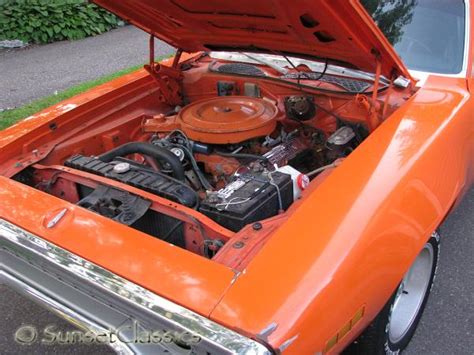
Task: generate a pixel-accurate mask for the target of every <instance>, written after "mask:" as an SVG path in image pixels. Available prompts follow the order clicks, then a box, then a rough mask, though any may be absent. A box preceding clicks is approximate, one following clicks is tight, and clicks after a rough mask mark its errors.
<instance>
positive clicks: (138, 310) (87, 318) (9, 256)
mask: <svg viewBox="0 0 474 355" xmlns="http://www.w3.org/2000/svg"><path fill="white" fill-rule="evenodd" d="M0 282H2V283H5V284H7V285H9V286H10V287H12V288H14V289H15V290H17V291H19V292H20V293H22V294H24V295H26V296H28V297H30V298H32V299H33V300H34V301H36V302H38V303H40V304H41V305H43V306H45V307H46V308H48V309H50V310H52V311H54V312H55V313H57V314H59V315H60V316H62V317H63V318H65V319H66V320H68V321H70V322H72V323H74V324H75V325H76V326H78V327H80V328H82V329H85V330H87V331H90V332H93V333H98V332H104V331H105V332H107V331H110V330H113V329H119V328H121V327H122V328H123V326H124V325H125V324H131V322H134V323H137V322H138V323H139V325H140V327H141V328H146V329H149V330H160V331H163V332H169V333H174V334H189V335H192V336H193V337H194V338H193V339H194V340H195V343H193V344H192V346H189V344H186V346H183V343H182V342H181V343H180V342H175V341H171V342H169V341H167V342H159V343H153V344H140V343H137V342H135V341H134V340H135V339H133V336H132V335H131V334H125V333H124V334H120V337H119V338H120V339H116V341H115V342H114V343H113V344H110V345H111V346H112V347H113V348H114V350H116V351H117V352H118V353H138V354H143V353H153V354H157V353H158V354H161V353H167V354H169V353H170V352H171V353H172V354H201V353H203V354H207V353H210V354H271V352H270V351H269V350H268V349H267V348H266V347H265V346H264V345H263V344H261V343H259V342H257V341H254V340H252V339H249V338H247V337H244V336H242V335H240V334H238V333H236V332H234V331H232V330H230V329H227V328H225V327H223V326H221V325H219V324H217V323H215V322H212V321H211V320H209V319H207V318H205V317H202V316H200V315H198V314H196V313H194V312H192V311H190V310H188V309H186V308H184V307H181V306H179V305H177V304H175V303H173V302H170V301H169V300H166V299H164V298H162V297H160V296H158V295H156V294H154V293H152V292H150V291H148V290H146V289H144V288H143V287H141V286H138V285H136V284H134V283H132V282H130V281H127V280H125V279H124V278H122V277H120V276H118V275H115V274H113V273H111V272H109V271H107V270H105V269H104V268H102V267H100V266H98V265H95V264H92V263H90V262H88V261H86V260H84V259H83V258H81V257H79V256H77V255H75V254H72V253H70V252H68V251H67V250H65V249H62V248H60V247H58V246H55V245H54V244H52V243H50V242H48V241H46V240H44V239H42V238H39V237H37V236H35V235H32V234H31V233H29V232H27V231H25V230H23V229H21V228H19V227H17V226H15V225H13V224H11V223H9V222H7V221H5V220H2V219H0ZM135 335H136V334H135ZM188 338H189V337H188Z"/></svg>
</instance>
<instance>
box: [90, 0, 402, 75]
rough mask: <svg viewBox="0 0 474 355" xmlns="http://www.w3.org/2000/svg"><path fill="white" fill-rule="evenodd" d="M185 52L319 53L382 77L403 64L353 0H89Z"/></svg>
mask: <svg viewBox="0 0 474 355" xmlns="http://www.w3.org/2000/svg"><path fill="white" fill-rule="evenodd" d="M93 2H95V3H96V4H98V5H100V6H102V7H104V8H106V9H108V10H109V11H111V12H113V13H115V14H117V15H118V16H120V17H122V18H124V19H125V20H127V21H129V22H130V23H132V24H134V25H135V26H137V27H139V28H141V29H143V30H144V31H146V32H148V33H150V34H153V35H154V36H156V37H158V38H160V39H161V40H163V41H165V42H167V43H169V44H171V45H172V46H175V47H178V48H181V49H183V50H184V51H187V52H195V51H208V50H228V51H230V50H238V51H240V50H242V51H246V52H251V51H255V52H262V51H263V52H285V53H291V54H294V55H299V56H311V57H319V58H323V59H326V58H327V59H330V60H333V61H337V62H342V63H346V65H348V64H349V65H352V66H354V67H356V68H358V69H361V70H364V71H368V72H372V73H374V72H375V71H376V68H377V63H380V66H381V67H380V68H381V73H382V74H383V75H384V76H386V77H393V76H394V75H396V76H398V75H403V76H405V77H406V78H410V74H409V73H408V70H407V69H406V68H405V66H404V65H403V63H402V61H401V59H400V58H399V57H398V55H397V54H396V53H395V51H394V49H393V48H392V46H391V45H390V44H389V42H388V41H387V39H386V38H385V37H384V35H383V34H382V32H381V31H380V30H379V29H378V28H377V26H376V24H375V23H374V22H373V20H372V19H371V18H370V16H369V15H368V14H367V13H366V12H365V10H364V8H363V7H362V5H361V4H360V3H359V1H358V0H292V1H288V0H258V1H256V0H238V1H222V0H206V1H195V0H121V1H115V0H93Z"/></svg>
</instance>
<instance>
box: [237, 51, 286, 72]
mask: <svg viewBox="0 0 474 355" xmlns="http://www.w3.org/2000/svg"><path fill="white" fill-rule="evenodd" d="M239 53H240V54H242V55H244V56H246V57H247V58H250V59H252V60H254V61H256V62H258V63H261V64H263V65H266V66H269V67H270V68H272V69H275V70H276V71H277V72H279V73H280V74H283V75H286V74H288V69H286V68H284V67H282V66H279V65H277V64H275V63H273V62H272V61H271V60H266V59H264V58H261V57H257V56H253V55H251V54H248V53H245V52H239Z"/></svg>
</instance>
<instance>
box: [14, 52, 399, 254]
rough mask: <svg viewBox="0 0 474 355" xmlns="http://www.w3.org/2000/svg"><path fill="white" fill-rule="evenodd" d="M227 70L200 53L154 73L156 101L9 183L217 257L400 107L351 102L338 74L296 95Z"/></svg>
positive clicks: (119, 115)
mask: <svg viewBox="0 0 474 355" xmlns="http://www.w3.org/2000/svg"><path fill="white" fill-rule="evenodd" d="M231 64H232V65H235V64H236V63H225V62H221V61H217V62H216V61H215V60H213V59H212V58H210V57H209V56H203V57H200V58H198V59H194V60H193V61H188V62H186V63H185V64H181V67H180V69H172V68H169V69H168V70H171V69H172V71H165V72H162V73H161V74H159V71H160V70H161V71H163V70H164V68H162V67H156V68H148V70H149V71H150V72H151V73H152V76H153V73H154V74H155V75H156V78H155V79H157V80H158V82H159V84H161V86H160V85H158V86H157V88H158V89H157V90H156V91H154V92H153V94H150V95H148V96H146V98H145V99H142V101H137V100H136V99H135V101H134V102H133V103H131V104H129V105H121V106H120V107H121V109H120V110H119V109H115V110H112V111H110V112H109V113H108V114H107V115H106V116H104V117H105V120H106V124H105V123H103V121H102V123H101V124H98V123H97V124H93V125H91V127H90V128H88V129H87V130H84V129H81V130H77V133H76V134H75V135H74V136H71V138H70V139H69V140H65V141H63V142H62V143H60V144H58V145H57V146H56V147H55V149H54V150H53V151H52V152H51V153H50V154H48V156H47V157H46V158H45V159H43V160H41V161H39V162H38V163H36V164H33V165H31V166H30V167H28V169H25V170H23V171H22V172H21V173H19V174H17V175H16V176H15V177H14V178H15V179H16V180H17V181H20V182H23V183H25V184H28V185H30V186H34V187H35V188H37V189H39V190H42V191H44V192H46V193H49V194H52V195H55V196H57V197H59V198H61V199H65V200H67V201H69V202H71V203H74V204H76V205H78V206H80V207H82V208H86V209H88V210H90V211H92V212H93V213H96V214H99V215H101V216H103V217H106V218H110V219H113V220H115V221H117V222H118V223H121V224H125V225H127V226H130V227H132V228H134V229H137V230H139V231H141V232H143V233H146V234H147V235H151V236H153V237H156V238H160V239H162V240H163V241H166V242H169V243H172V244H174V245H176V246H179V247H182V248H185V249H187V250H189V251H191V252H194V253H196V254H199V255H202V256H205V257H208V258H213V257H215V256H216V255H217V254H218V252H219V251H221V254H223V253H224V252H223V250H225V249H226V247H225V246H226V244H227V242H228V241H229V240H230V239H232V238H233V237H235V235H237V234H239V233H243V232H244V231H246V230H247V231H248V230H252V231H253V232H255V233H256V232H259V231H260V230H261V229H262V223H263V224H265V222H266V221H270V222H269V223H272V221H273V220H276V222H275V223H279V222H278V218H279V217H281V216H285V214H287V213H290V211H291V209H292V208H294V207H295V206H296V205H297V204H298V201H300V200H302V199H304V198H305V196H306V194H307V193H308V191H311V190H312V189H314V187H315V186H316V185H317V184H319V183H321V181H322V179H323V178H325V177H326V176H327V175H328V174H329V173H330V172H331V171H333V170H334V169H336V168H337V166H338V165H339V164H341V163H342V162H343V160H344V159H345V158H346V157H347V156H349V155H350V154H351V153H352V151H354V150H355V149H356V148H357V147H358V146H359V145H360V144H361V143H362V142H363V141H364V139H366V138H367V137H368V136H369V134H370V133H371V132H372V131H373V130H374V129H375V127H374V123H373V122H374V120H379V121H381V120H383V118H384V115H385V116H387V115H388V114H390V112H393V110H395V109H396V108H397V107H398V105H399V103H400V102H401V100H402V99H401V92H402V91H403V90H400V93H398V92H397V91H396V90H395V89H392V88H389V87H388V86H387V87H383V88H382V89H383V90H381V91H380V93H379V94H377V95H373V96H374V97H375V100H372V101H371V99H370V98H368V96H369V95H365V94H360V95H359V94H358V95H352V94H351V95H348V94H347V92H345V91H347V90H345V89H344V87H341V84H340V82H339V83H338V82H337V80H335V79H334V80H332V81H331V80H324V81H321V82H319V84H318V87H319V88H320V89H323V90H322V91H321V92H320V93H318V92H315V91H311V90H303V89H302V87H301V86H298V85H299V82H300V79H301V78H296V79H294V78H293V79H292V78H291V75H290V74H291V73H289V74H286V77H287V78H290V79H289V80H293V81H294V82H295V85H287V84H285V83H280V82H276V81H272V80H269V79H271V77H272V76H274V75H275V74H276V73H275V72H274V71H273V72H272V68H271V67H267V66H264V65H249V64H246V66H245V67H243V65H244V64H240V67H237V69H235V68H234V70H236V72H229V69H228V68H227V69H226V71H225V72H223V71H222V70H219V68H222V67H223V66H224V65H231ZM216 68H217V69H216ZM242 70H244V72H245V75H243V74H242ZM249 70H253V72H251V74H250V75H249V74H248V71H249ZM260 73H264V74H265V78H262V77H261V74H260ZM158 74H159V75H158ZM329 77H330V76H328V78H329ZM164 78H165V79H166V80H163V79H164ZM336 79H337V77H336ZM305 80H309V79H308V78H305ZM341 80H342V79H341ZM344 80H345V81H343V82H344V83H345V84H346V85H347V81H348V79H344ZM303 81H304V80H303ZM353 81H354V84H353V85H356V84H357V83H359V84H360V85H362V86H363V88H364V92H365V91H367V90H368V89H370V88H371V87H372V85H371V83H369V82H367V81H361V80H358V79H354V80H353ZM163 85H165V86H166V90H165V89H163ZM360 85H359V86H360ZM155 86H156V84H155ZM356 86H357V85H356ZM324 89H325V90H327V92H325V91H324ZM367 92H368V91H367ZM137 102H138V103H137ZM266 236H267V234H265V238H266ZM262 238H263V237H262ZM228 248H229V247H227V249H228Z"/></svg>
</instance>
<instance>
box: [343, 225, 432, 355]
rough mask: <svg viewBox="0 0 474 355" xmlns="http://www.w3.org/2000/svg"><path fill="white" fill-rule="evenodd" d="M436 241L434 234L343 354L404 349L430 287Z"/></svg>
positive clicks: (379, 353)
mask: <svg viewBox="0 0 474 355" xmlns="http://www.w3.org/2000/svg"><path fill="white" fill-rule="evenodd" d="M439 241H440V238H439V234H438V233H437V232H435V233H433V234H432V236H431V238H430V240H429V241H428V243H426V245H425V246H424V247H423V249H422V250H421V252H420V254H418V257H417V258H416V260H415V262H414V263H413V264H412V266H411V267H410V269H409V270H408V272H407V273H406V274H405V276H404V277H403V280H402V282H401V283H400V285H399V287H398V289H397V290H396V291H395V293H394V294H393V296H392V297H391V298H390V300H389V301H388V302H387V304H386V305H385V307H384V308H383V309H382V311H381V312H380V313H379V314H378V315H377V317H376V318H375V320H374V321H373V322H372V324H371V325H370V326H369V327H368V328H367V329H366V330H365V331H364V333H363V334H362V335H361V336H360V338H359V339H357V340H356V341H355V342H354V344H352V345H351V346H350V347H349V348H348V349H347V351H346V352H345V353H347V354H371V355H372V354H373V355H382V354H398V353H400V352H401V351H402V350H403V349H405V348H406V346H407V345H408V343H409V342H410V340H411V338H412V337H413V334H414V333H415V330H416V327H417V325H418V323H419V321H420V318H421V315H422V314H423V310H424V308H425V306H426V302H427V301H428V296H429V294H430V291H431V287H432V285H433V281H434V278H435V274H436V267H437V264H438V255H439Z"/></svg>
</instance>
